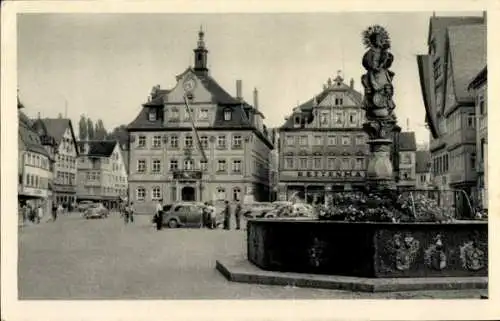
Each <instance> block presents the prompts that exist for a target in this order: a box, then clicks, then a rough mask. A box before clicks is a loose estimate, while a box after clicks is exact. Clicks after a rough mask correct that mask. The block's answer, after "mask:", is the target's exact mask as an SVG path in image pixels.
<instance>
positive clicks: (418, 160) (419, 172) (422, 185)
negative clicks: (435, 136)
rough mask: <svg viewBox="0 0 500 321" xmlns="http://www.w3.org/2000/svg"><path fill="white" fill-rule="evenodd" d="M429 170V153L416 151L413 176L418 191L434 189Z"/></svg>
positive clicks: (430, 163) (430, 166)
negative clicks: (414, 176)
mask: <svg viewBox="0 0 500 321" xmlns="http://www.w3.org/2000/svg"><path fill="white" fill-rule="evenodd" d="M431 169H432V162H431V153H430V152H429V151H428V150H417V152H416V153H415V175H416V188H417V189H418V190H431V189H433V188H434V185H433V184H432V177H431Z"/></svg>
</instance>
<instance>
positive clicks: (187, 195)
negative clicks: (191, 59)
mask: <svg viewBox="0 0 500 321" xmlns="http://www.w3.org/2000/svg"><path fill="white" fill-rule="evenodd" d="M181 199H182V200H183V201H184V202H194V201H195V191H194V187H191V186H185V187H183V188H182V191H181Z"/></svg>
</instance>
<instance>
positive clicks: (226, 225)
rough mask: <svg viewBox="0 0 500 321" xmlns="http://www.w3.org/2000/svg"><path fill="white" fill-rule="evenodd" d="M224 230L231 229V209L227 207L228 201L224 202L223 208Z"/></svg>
mask: <svg viewBox="0 0 500 321" xmlns="http://www.w3.org/2000/svg"><path fill="white" fill-rule="evenodd" d="M224 229H225V230H230V229H231V207H230V205H229V201H225V207H224Z"/></svg>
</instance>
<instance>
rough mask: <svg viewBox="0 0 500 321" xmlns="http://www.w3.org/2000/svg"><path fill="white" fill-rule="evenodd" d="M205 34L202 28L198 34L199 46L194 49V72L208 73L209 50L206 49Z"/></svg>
mask: <svg viewBox="0 0 500 321" xmlns="http://www.w3.org/2000/svg"><path fill="white" fill-rule="evenodd" d="M204 37H205V33H204V32H203V28H202V27H201V26H200V31H199V32H198V46H197V47H196V49H194V50H193V51H194V71H195V72H202V73H207V72H208V68H207V63H208V62H207V56H208V50H207V48H206V47H205V40H204Z"/></svg>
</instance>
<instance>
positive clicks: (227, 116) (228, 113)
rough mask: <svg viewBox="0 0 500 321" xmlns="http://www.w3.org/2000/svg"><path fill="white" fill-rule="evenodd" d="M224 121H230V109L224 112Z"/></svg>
mask: <svg viewBox="0 0 500 321" xmlns="http://www.w3.org/2000/svg"><path fill="white" fill-rule="evenodd" d="M224 120H231V110H230V109H226V110H224Z"/></svg>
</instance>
